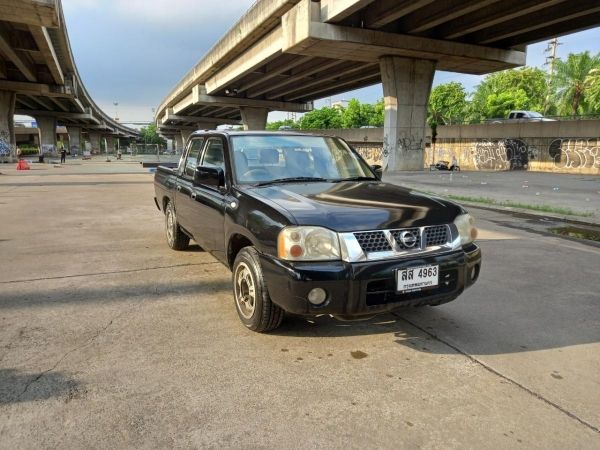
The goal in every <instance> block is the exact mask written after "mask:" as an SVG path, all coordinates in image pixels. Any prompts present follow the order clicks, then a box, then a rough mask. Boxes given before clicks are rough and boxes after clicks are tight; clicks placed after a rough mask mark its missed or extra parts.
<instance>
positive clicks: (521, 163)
mask: <svg viewBox="0 0 600 450" xmlns="http://www.w3.org/2000/svg"><path fill="white" fill-rule="evenodd" d="M472 156H473V163H474V165H475V167H476V168H477V169H479V170H527V168H528V166H529V161H531V160H534V159H536V158H537V156H538V151H537V149H536V148H535V147H534V146H532V145H528V144H527V143H526V142H524V141H522V140H521V139H499V140H486V141H481V142H476V143H475V146H474V147H473V150H472Z"/></svg>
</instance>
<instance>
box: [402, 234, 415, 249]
mask: <svg viewBox="0 0 600 450" xmlns="http://www.w3.org/2000/svg"><path fill="white" fill-rule="evenodd" d="M417 240H418V238H417V235H416V234H415V232H414V231H403V232H402V233H400V242H402V245H404V246H405V247H406V248H412V247H414V246H415V245H416V244H417Z"/></svg>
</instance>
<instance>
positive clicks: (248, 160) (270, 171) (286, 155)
mask: <svg viewBox="0 0 600 450" xmlns="http://www.w3.org/2000/svg"><path fill="white" fill-rule="evenodd" d="M231 142H232V150H233V161H232V164H233V166H234V171H235V172H234V173H235V179H236V180H237V182H238V183H241V184H252V183H256V182H265V181H270V180H278V179H284V178H324V179H329V180H341V179H346V178H354V177H367V178H373V173H372V172H371V170H370V169H369V167H368V166H367V165H366V163H365V162H364V161H363V160H361V159H360V157H359V156H357V155H356V154H355V153H354V152H353V151H352V150H351V149H350V148H349V147H348V146H347V145H346V144H345V143H344V142H343V141H341V140H339V139H335V138H330V137H320V136H298V135H276V134H273V135H251V136H233V137H232V139H231Z"/></svg>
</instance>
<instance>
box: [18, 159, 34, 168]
mask: <svg viewBox="0 0 600 450" xmlns="http://www.w3.org/2000/svg"><path fill="white" fill-rule="evenodd" d="M29 169H31V167H29V164H27V161H25V160H24V159H20V160H19V162H18V163H17V170H29Z"/></svg>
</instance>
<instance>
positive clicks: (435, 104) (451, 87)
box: [427, 81, 467, 126]
mask: <svg viewBox="0 0 600 450" xmlns="http://www.w3.org/2000/svg"><path fill="white" fill-rule="evenodd" d="M466 109H467V91H465V88H464V86H463V85H462V84H461V83H458V82H456V81H453V82H451V83H444V84H439V85H437V86H436V87H434V88H433V89H432V90H431V94H430V95H429V108H428V118H427V122H428V123H429V125H430V126H431V124H433V123H435V124H436V125H446V124H449V123H452V122H460V121H462V120H463V118H464V116H465V112H466Z"/></svg>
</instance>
